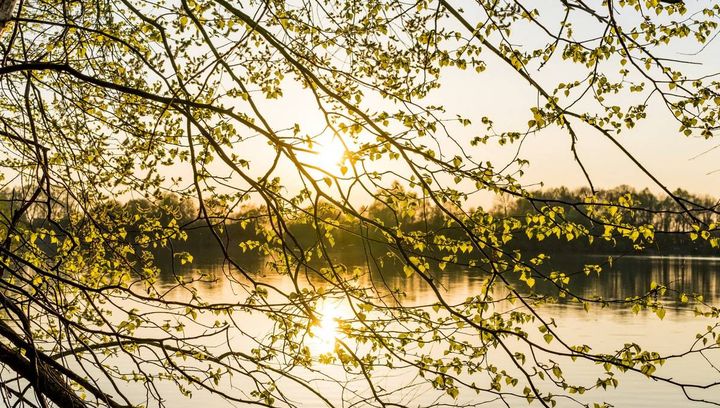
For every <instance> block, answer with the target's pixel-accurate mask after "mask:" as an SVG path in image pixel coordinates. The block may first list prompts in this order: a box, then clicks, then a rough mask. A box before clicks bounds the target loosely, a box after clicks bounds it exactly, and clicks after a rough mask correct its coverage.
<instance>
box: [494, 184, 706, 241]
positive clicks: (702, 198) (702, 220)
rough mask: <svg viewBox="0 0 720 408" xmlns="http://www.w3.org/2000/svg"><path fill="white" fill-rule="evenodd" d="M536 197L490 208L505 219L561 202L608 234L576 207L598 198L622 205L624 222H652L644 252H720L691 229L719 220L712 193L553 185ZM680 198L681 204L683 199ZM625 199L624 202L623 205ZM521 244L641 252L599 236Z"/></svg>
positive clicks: (594, 230) (596, 231)
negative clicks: (694, 236) (589, 239)
mask: <svg viewBox="0 0 720 408" xmlns="http://www.w3.org/2000/svg"><path fill="white" fill-rule="evenodd" d="M532 196H533V198H534V199H535V200H528V199H507V198H503V197H500V198H499V199H498V200H497V201H496V203H495V205H494V207H493V208H492V210H491V212H492V213H495V214H501V215H502V216H506V217H524V216H525V215H526V214H528V213H537V211H538V207H539V206H541V205H543V203H547V205H552V206H558V207H561V208H563V209H564V210H565V218H566V219H567V220H569V221H572V222H575V223H578V224H581V225H584V226H585V227H586V228H587V229H588V231H589V232H590V234H592V235H595V236H599V235H602V234H603V230H604V225H602V223H598V222H594V221H593V220H591V219H590V218H589V217H588V216H586V214H583V213H586V211H583V210H585V209H586V208H587V206H583V205H576V204H577V203H585V202H588V201H589V198H590V197H593V198H594V200H595V201H597V202H604V203H611V204H614V205H616V206H617V208H618V217H619V220H620V221H621V222H623V223H627V224H630V225H636V226H637V225H651V226H652V227H653V229H654V231H655V236H654V239H653V240H652V242H651V243H648V244H647V245H645V249H644V250H643V253H647V254H658V255H661V254H663V255H684V254H697V255H701V254H702V255H711V254H719V253H720V251H718V249H717V248H715V249H713V248H712V247H711V246H710V245H708V244H707V242H705V241H703V240H692V239H691V238H690V237H691V235H690V233H691V232H692V231H693V225H697V224H702V225H705V226H706V227H707V226H711V225H712V224H713V223H718V219H719V218H720V217H718V212H717V211H718V209H719V208H718V206H719V203H720V202H719V201H718V199H717V198H714V197H711V196H709V195H696V194H692V193H690V192H688V191H685V190H682V189H677V190H675V191H672V197H671V196H669V195H657V194H654V193H653V192H651V191H650V190H649V189H647V188H646V189H643V190H639V191H638V190H636V189H635V188H633V187H630V186H626V185H623V186H618V187H615V188H613V189H607V190H600V191H596V192H595V194H593V193H592V192H591V191H590V189H589V188H578V189H573V190H571V189H568V188H566V187H559V188H549V189H544V190H538V191H535V192H533V193H532ZM678 201H679V202H678ZM620 203H622V204H620ZM623 204H624V205H623ZM513 242H514V245H517V246H518V247H520V248H534V247H542V248H543V249H547V250H552V251H553V253H559V252H570V253H603V254H605V253H607V254H612V253H631V252H637V250H636V249H635V248H633V243H632V242H631V241H630V240H614V241H606V240H595V241H594V242H593V245H588V242H587V241H583V240H577V241H572V242H567V241H563V240H559V239H556V238H554V237H549V238H548V239H547V240H545V241H543V242H542V244H541V245H540V244H539V243H538V242H537V241H530V240H528V239H522V238H520V239H518V240H513Z"/></svg>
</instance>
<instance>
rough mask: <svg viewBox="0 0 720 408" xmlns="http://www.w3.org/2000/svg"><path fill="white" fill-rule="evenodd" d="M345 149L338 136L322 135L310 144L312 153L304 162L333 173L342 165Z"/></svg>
mask: <svg viewBox="0 0 720 408" xmlns="http://www.w3.org/2000/svg"><path fill="white" fill-rule="evenodd" d="M345 153H346V149H345V146H343V144H342V142H341V141H340V138H339V137H338V136H329V137H322V138H320V139H319V140H316V141H315V142H314V143H313V145H312V153H310V154H308V155H307V157H306V160H305V161H306V162H307V163H308V164H309V165H311V166H315V167H318V168H320V169H322V170H324V171H327V172H329V173H335V172H337V170H338V169H339V168H340V167H341V166H342V165H343V162H344V161H345V158H346V154H345Z"/></svg>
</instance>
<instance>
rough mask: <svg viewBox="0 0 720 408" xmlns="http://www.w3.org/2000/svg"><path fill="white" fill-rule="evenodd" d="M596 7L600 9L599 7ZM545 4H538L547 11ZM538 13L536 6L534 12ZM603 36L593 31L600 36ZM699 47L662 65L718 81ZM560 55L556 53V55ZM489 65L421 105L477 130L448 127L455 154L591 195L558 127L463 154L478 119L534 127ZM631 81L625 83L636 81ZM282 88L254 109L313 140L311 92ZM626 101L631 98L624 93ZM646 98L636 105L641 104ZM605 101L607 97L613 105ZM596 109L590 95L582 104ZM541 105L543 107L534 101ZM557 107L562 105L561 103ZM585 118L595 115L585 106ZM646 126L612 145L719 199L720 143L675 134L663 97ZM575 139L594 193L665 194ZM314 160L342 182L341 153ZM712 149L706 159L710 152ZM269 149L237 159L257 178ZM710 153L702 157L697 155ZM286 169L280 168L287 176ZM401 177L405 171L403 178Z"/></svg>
mask: <svg viewBox="0 0 720 408" xmlns="http://www.w3.org/2000/svg"><path fill="white" fill-rule="evenodd" d="M597 3H598V4H599V2H597ZM547 4H548V3H544V4H543V7H544V6H547ZM553 4H556V5H555V6H549V8H544V9H542V10H541V11H542V12H543V14H541V16H542V17H544V18H547V21H548V22H549V24H552V22H553V19H556V20H557V17H558V16H559V15H560V14H559V13H558V12H559V11H560V8H559V7H557V5H558V4H559V2H557V3H553ZM687 4H688V7H689V8H690V9H691V10H692V9H693V8H697V7H699V6H702V5H704V4H705V3H704V2H701V1H699V0H697V1H688V2H687ZM536 7H541V6H540V5H537V6H536ZM467 10H468V12H467V13H466V16H467V17H468V19H469V20H470V21H471V22H475V21H474V20H473V19H475V20H477V18H478V16H477V15H473V12H472V8H471V7H468V8H467ZM619 18H620V21H621V23H622V24H625V25H628V26H629V25H632V24H635V23H637V21H633V19H632V18H625V17H623V16H622V15H621V16H620V17H619ZM575 23H576V26H579V27H580V28H578V29H577V31H576V37H578V38H582V37H584V36H586V37H588V38H591V37H593V36H597V35H599V34H602V30H603V29H604V27H602V26H598V25H597V24H596V25H595V26H592V25H591V24H590V22H584V21H577V20H576V21H575ZM598 30H599V31H598ZM540 37H541V35H540V33H538V32H537V30H536V29H529V28H527V29H526V27H525V26H521V25H518V26H517V27H516V28H515V29H514V32H513V35H512V36H511V37H510V40H511V41H512V42H513V43H515V44H524V45H532V46H538V45H541V43H539V42H538V41H537V40H536V38H540ZM700 49H701V46H700V45H698V44H697V43H694V42H693V41H692V40H688V41H685V42H680V43H678V44H677V45H675V46H673V47H671V48H666V49H663V50H659V51H658V52H660V55H661V56H663V57H666V58H674V59H683V60H691V61H693V62H695V63H697V64H696V65H687V64H684V65H681V66H680V67H682V69H683V71H685V72H689V73H691V74H716V73H718V72H720V40H715V41H712V42H711V43H710V44H709V45H707V46H706V47H705V48H704V49H703V50H702V52H700V53H698V54H697V55H692V56H689V55H687V54H691V53H695V52H697V51H699V50H700ZM558 54H559V52H558ZM481 57H482V58H484V59H485V61H486V63H487V70H486V71H485V72H483V73H481V74H477V73H475V72H474V70H467V71H460V70H457V69H446V70H444V71H443V76H442V79H441V83H442V86H441V88H440V89H438V90H436V91H433V92H432V93H431V94H430V96H429V97H428V98H426V99H424V100H421V101H419V102H421V103H423V104H435V105H443V106H444V107H445V108H446V112H447V114H446V117H447V118H454V117H455V115H456V114H459V115H462V116H464V117H467V118H469V119H471V120H472V121H473V125H471V126H469V127H462V126H459V125H453V124H450V123H449V124H448V130H449V131H450V134H451V136H452V137H453V138H454V139H455V140H456V141H458V142H459V143H460V144H461V145H463V146H465V147H467V150H466V152H467V153H469V155H470V156H472V158H473V159H475V160H482V161H488V160H489V161H491V162H493V164H494V166H495V168H496V169H497V168H501V167H502V166H503V165H504V164H505V163H507V162H508V161H511V160H512V158H513V157H514V155H515V153H516V151H517V150H518V149H519V156H520V157H521V158H524V159H527V160H529V161H530V166H529V167H528V168H527V169H525V170H526V174H525V176H524V177H523V178H522V182H523V183H524V184H527V185H535V184H538V185H539V183H541V182H542V183H544V185H545V186H547V187H555V186H563V185H564V186H569V187H580V186H587V182H586V180H585V178H584V176H583V174H582V172H581V170H580V168H579V166H578V164H577V163H576V162H575V160H574V159H573V155H572V152H571V150H570V136H569V135H568V133H567V131H565V130H563V129H560V128H558V127H550V128H548V129H545V130H543V131H541V132H538V133H533V134H530V135H528V136H527V137H526V138H525V139H524V140H523V142H522V144H520V143H515V144H513V145H506V146H503V147H500V146H497V144H496V143H493V142H491V143H489V144H488V145H481V146H479V147H473V148H470V147H469V141H470V140H471V139H472V138H473V137H475V136H482V135H483V134H484V133H485V129H484V126H483V125H482V123H481V121H480V119H481V118H482V117H483V116H487V117H490V118H491V119H492V120H493V121H494V122H495V124H496V128H497V130H498V131H503V130H514V131H523V130H524V129H527V121H528V120H529V119H532V115H531V113H530V108H531V107H533V106H535V105H536V103H537V101H539V98H538V95H537V92H536V91H534V90H533V89H532V88H531V87H530V86H529V85H528V84H527V83H526V82H525V80H524V79H522V78H521V77H520V76H519V75H518V74H517V73H516V72H514V70H513V69H511V68H509V67H508V66H507V65H506V64H505V63H504V62H502V61H501V60H500V59H498V58H497V57H495V56H493V55H492V53H491V52H489V51H487V50H486V51H484V52H483V53H482V55H481ZM603 66H604V69H605V70H606V71H607V74H608V75H609V76H612V75H616V76H617V74H616V73H617V71H618V69H619V67H620V65H619V64H618V61H612V60H611V61H609V62H607V63H605V64H604V65H603ZM530 74H531V75H533V76H534V77H535V78H537V79H538V80H539V81H540V82H541V83H542V84H543V86H544V87H545V88H546V89H550V90H552V89H553V88H554V87H555V86H556V85H557V83H558V82H569V81H572V80H574V79H581V78H583V77H584V76H585V75H586V74H587V70H586V68H584V67H582V66H580V67H578V66H573V65H572V64H570V63H569V62H567V61H562V60H561V59H560V58H559V57H555V58H554V59H553V60H552V61H551V62H550V63H549V64H547V65H546V66H545V67H544V68H543V69H542V70H537V69H536V67H530ZM638 78H639V77H638V76H637V75H636V74H635V75H630V76H629V79H638ZM286 81H287V86H286V87H285V89H284V94H285V96H284V97H283V98H281V99H280V100H274V101H262V100H259V101H258V102H259V104H260V106H261V109H262V110H263V111H264V112H266V113H267V114H268V119H269V120H270V121H271V124H272V126H273V128H275V129H283V128H290V127H292V126H293V125H294V124H295V123H298V124H300V125H301V126H302V128H303V133H308V134H314V133H317V132H320V131H321V130H322V129H323V126H324V125H323V123H322V116H321V114H320V112H319V110H318V109H317V105H316V102H315V100H314V98H313V97H312V96H311V94H310V92H308V91H307V90H303V89H300V88H299V87H298V86H297V85H295V84H293V83H292V81H291V80H289V79H288V80H286ZM623 92H624V93H625V94H628V91H627V90H625V91H623ZM645 96H646V94H642V95H641V96H639V97H640V98H644V97H645ZM609 98H612V96H610V97H609ZM629 98H630V97H621V98H618V99H617V100H616V101H615V103H617V104H619V105H621V106H623V107H627V106H628V105H629V104H630V103H633V102H638V99H637V98H638V96H634V98H636V99H634V100H632V99H629ZM586 99H587V100H589V101H592V97H591V96H590V95H588V96H587V98H586ZM383 103H386V102H383V101H381V100H379V99H377V98H376V99H373V98H372V97H368V98H366V100H365V101H364V102H363V104H362V105H361V108H363V109H367V110H370V111H373V110H374V111H377V110H384V109H390V110H392V109H393V107H392V106H390V105H387V106H383ZM540 104H541V105H542V104H544V101H542V100H540ZM561 105H562V100H561ZM588 106H589V108H588V109H589V111H593V109H595V110H596V109H597V107H590V105H588ZM584 108H585V106H583V105H582V104H580V105H579V106H578V107H577V109H576V111H581V112H582V111H583V109H584ZM647 113H648V118H647V119H645V120H643V121H641V122H639V124H638V125H637V126H636V127H635V128H634V129H629V130H628V129H624V130H623V131H622V133H621V134H620V135H617V138H618V140H619V141H620V142H621V143H622V144H623V145H624V146H625V147H626V148H627V150H628V151H629V152H630V153H632V154H633V155H634V156H635V157H636V158H637V159H638V160H639V161H640V162H641V163H642V164H643V165H645V166H646V168H647V169H648V170H649V171H651V172H652V173H653V174H654V175H655V176H656V177H657V178H658V179H659V180H660V181H661V182H662V183H664V184H665V185H666V186H667V187H668V188H669V189H671V190H674V189H676V188H683V189H686V190H689V191H690V192H693V193H700V194H709V195H713V196H717V197H720V148H719V149H717V150H716V151H712V150H711V149H713V148H714V147H716V146H720V140H715V139H709V140H705V139H703V138H699V137H697V136H692V137H686V136H684V135H683V134H682V133H681V132H679V131H678V128H679V124H678V123H677V122H676V121H675V120H674V118H673V117H672V115H671V114H670V113H669V112H668V111H667V110H666V109H665V108H664V106H660V103H659V97H658V96H657V95H655V96H653V97H652V98H651V99H650V102H649V108H648V111H647ZM574 125H575V126H576V131H577V132H578V143H577V150H578V154H579V156H580V158H581V160H582V161H583V163H584V165H585V166H586V168H587V170H588V172H589V173H590V176H591V178H592V180H593V183H594V185H595V187H597V188H610V187H615V186H617V185H620V184H629V185H632V186H634V187H637V188H644V187H649V188H651V190H653V191H654V192H660V191H661V189H660V188H659V187H658V186H656V185H655V184H654V183H653V182H652V181H651V180H650V179H649V178H648V177H647V175H645V174H643V173H642V171H641V170H640V169H638V168H637V166H636V165H634V164H633V163H632V162H631V161H630V159H628V158H627V157H626V156H625V155H624V154H623V153H622V152H621V151H620V150H619V149H618V148H617V147H616V146H614V145H613V144H612V143H611V142H610V141H609V140H607V139H606V138H605V137H604V136H603V135H602V134H599V133H598V132H596V131H594V130H592V129H591V128H590V127H589V126H586V125H583V124H580V123H575V124H574ZM320 142H321V144H325V145H332V144H333V143H336V142H333V141H332V136H331V135H330V134H329V133H328V134H327V135H326V136H325V137H324V140H320ZM418 143H425V144H428V145H432V144H433V141H432V140H426V141H425V140H418ZM440 146H441V148H442V150H443V153H444V155H445V156H444V157H445V158H446V159H448V160H452V157H453V154H455V153H456V152H457V150H455V148H454V147H453V146H452V143H448V140H447V139H444V138H442V137H441V140H440ZM314 149H316V150H317V151H318V152H319V154H318V155H304V156H301V159H304V160H307V161H308V162H309V163H311V164H316V165H318V166H320V167H323V168H327V169H329V170H331V171H333V172H334V173H335V174H338V169H337V167H336V166H333V163H334V161H336V160H337V156H338V155H339V151H340V149H339V147H338V146H337V144H336V145H335V146H334V147H330V148H329V149H328V148H323V147H321V146H319V145H317V144H316V145H315V146H314ZM709 150H710V151H709ZM272 151H273V150H272V147H270V146H268V145H267V144H266V143H265V141H264V140H263V139H262V138H260V137H256V138H255V139H252V138H251V139H250V140H248V141H247V142H243V143H242V144H240V145H238V146H237V148H236V152H237V153H238V154H239V156H240V157H244V158H247V159H249V160H250V161H251V164H252V165H251V168H252V171H253V173H255V174H257V175H259V174H262V172H263V171H264V169H266V168H267V167H268V166H269V164H270V163H271V162H272V157H273V156H272ZM706 151H709V152H708V153H707V154H704V155H701V156H699V157H698V155H700V154H701V153H703V152H706ZM283 166H285V168H283ZM372 166H373V168H374V169H376V170H393V169H400V167H401V166H400V164H399V163H397V162H389V161H380V162H376V163H374V164H373V165H372ZM279 169H280V170H279V171H278V175H281V176H283V178H286V179H287V180H288V181H287V182H286V185H288V187H292V183H293V182H292V181H290V180H291V179H292V176H290V174H292V173H294V171H293V170H292V168H291V167H290V166H289V165H288V163H284V164H282V165H281V166H279ZM401 172H403V173H407V170H404V171H403V170H401ZM492 200H493V196H492V195H490V194H481V195H479V196H478V197H475V198H473V202H474V203H476V204H480V205H483V206H487V205H489V204H491V202H492Z"/></svg>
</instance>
